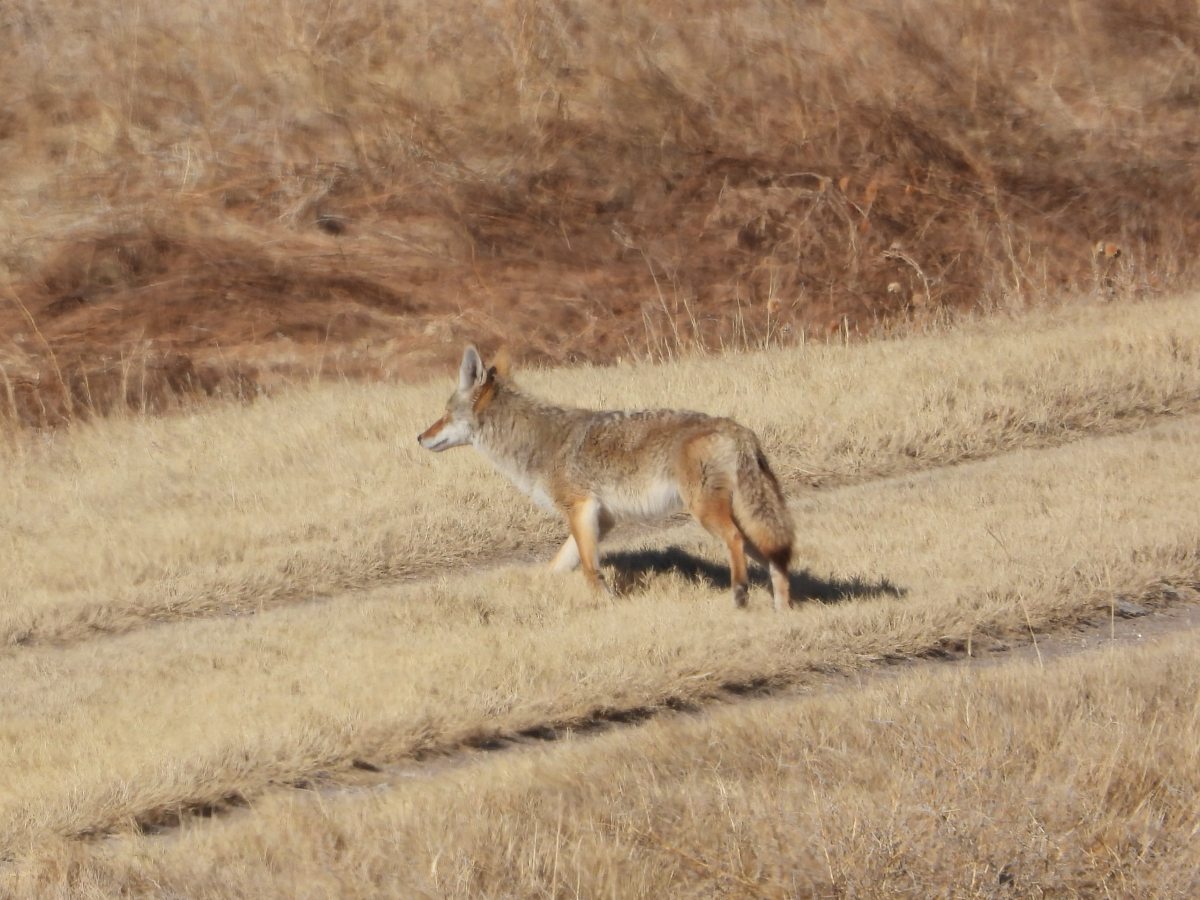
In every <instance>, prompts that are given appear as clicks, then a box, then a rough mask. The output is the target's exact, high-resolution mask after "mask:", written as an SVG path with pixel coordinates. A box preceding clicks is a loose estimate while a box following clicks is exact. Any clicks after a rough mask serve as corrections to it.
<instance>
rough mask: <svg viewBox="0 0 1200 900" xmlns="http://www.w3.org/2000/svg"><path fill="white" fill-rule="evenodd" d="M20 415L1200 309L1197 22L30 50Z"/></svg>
mask: <svg viewBox="0 0 1200 900" xmlns="http://www.w3.org/2000/svg"><path fill="white" fill-rule="evenodd" d="M0 40H2V41H3V44H4V46H5V48H6V52H7V54H8V59H9V65H7V66H5V67H4V71H3V72H2V73H0V88H2V89H3V95H4V97H5V100H4V102H3V104H2V105H0V167H2V169H3V171H4V173H5V175H4V179H3V181H2V182H0V294H2V296H0V333H2V334H3V335H4V336H5V340H4V341H3V343H2V345H0V366H3V370H4V371H5V372H6V373H7V374H8V377H9V379H10V382H11V385H12V392H13V395H14V396H15V397H16V407H17V415H18V417H19V418H21V419H22V420H24V421H27V422H32V423H41V424H45V423H53V422H56V421H59V420H61V419H62V418H63V417H70V416H72V415H78V414H79V413H81V412H87V411H90V410H94V409H101V410H103V409H107V408H110V407H112V406H114V405H123V404H129V405H132V406H134V407H135V408H142V407H149V408H159V407H162V406H164V405H170V403H171V402H172V397H174V396H175V395H177V394H179V393H207V394H221V395H232V396H254V395H256V394H257V392H258V391H259V390H260V389H261V388H269V387H271V386H273V385H274V384H276V383H278V382H279V381H280V380H281V379H282V380H289V379H290V380H296V379H307V378H309V377H311V376H312V375H313V374H314V373H317V372H326V373H341V374H347V375H350V376H353V377H362V376H366V377H387V378H391V377H397V376H399V377H405V378H411V377H414V376H418V375H421V374H423V373H426V372H428V371H429V368H430V367H431V366H433V367H435V368H436V367H439V366H444V365H446V364H448V362H449V361H450V360H451V357H453V355H454V354H455V353H456V351H457V348H458V347H459V345H460V344H461V343H462V342H464V341H465V340H467V339H471V340H476V341H479V342H482V343H483V344H485V345H487V346H488V347H495V346H496V345H497V344H498V343H499V342H500V341H502V340H503V341H507V342H509V343H510V344H513V345H515V346H516V348H517V349H518V351H519V355H520V356H522V357H524V358H527V359H540V360H546V361H553V362H565V361H586V360H590V361H611V360H614V359H616V358H617V357H623V358H630V357H638V358H646V357H652V358H657V357H659V356H662V355H664V354H667V353H670V352H674V351H675V350H678V349H679V348H680V347H684V346H708V347H730V346H736V347H742V346H747V345H752V346H756V345H759V344H761V343H763V342H782V343H790V342H794V341H797V340H799V339H800V338H801V336H807V337H809V338H811V337H813V336H817V337H820V338H824V337H826V336H828V335H829V334H831V333H840V334H843V335H851V336H852V335H854V334H859V333H868V332H871V331H872V330H874V329H876V328H879V327H886V323H888V322H894V321H909V320H914V319H915V320H918V321H925V320H928V319H935V320H936V319H938V318H940V317H941V316H942V315H944V314H945V313H946V312H947V311H954V310H961V309H975V308H980V307H984V308H995V307H996V306H1001V307H1009V306H1017V307H1021V306H1024V305H1026V304H1029V303H1037V302H1041V301H1043V300H1045V299H1046V298H1047V297H1049V296H1055V297H1057V296H1059V295H1061V294H1062V293H1063V292H1067V293H1072V292H1075V293H1085V294H1096V295H1099V296H1102V297H1106V298H1111V297H1116V298H1124V297H1128V296H1136V295H1143V294H1148V293H1150V294H1152V293H1156V292H1159V291H1161V290H1163V289H1164V288H1166V287H1168V286H1171V285H1174V284H1178V283H1179V282H1180V281H1183V280H1187V279H1190V277H1191V272H1192V270H1193V268H1194V247H1196V246H1197V239H1198V238H1200V233H1198V220H1197V213H1196V210H1197V209H1200V202H1198V201H1200V197H1198V196H1197V189H1198V186H1197V182H1196V179H1195V175H1194V165H1193V163H1194V156H1195V150H1196V146H1197V141H1198V140H1200V135H1198V133H1197V124H1196V122H1197V117H1196V107H1197V104H1198V103H1200V65H1198V64H1197V62H1196V53H1197V50H1198V49H1200V47H1198V44H1200V19H1198V17H1197V15H1196V11H1195V10H1194V9H1193V8H1192V7H1191V6H1190V5H1189V4H1187V3H1181V2H1174V0H1154V2H1150V3H1146V2H1138V3H1133V2H1126V0H1108V2H1104V3H1094V4H1079V3H1075V4H1067V5H1056V6H1055V5H1052V6H1047V5H1046V4H1043V3H1037V2H1034V0H1011V2H1005V3H994V2H982V0H978V2H976V0H908V2H904V3H899V4H897V3H890V2H889V3H882V2H876V0H852V2H848V3H838V4H827V3H821V2H811V3H809V2H802V3H796V2H790V0H759V2H754V3H750V4H740V5H739V6H738V7H737V9H736V10H734V9H731V8H729V7H728V4H722V3H717V2H708V0H700V2H694V3H689V4H680V3H677V2H674V0H654V2H651V3H645V2H637V3H633V2H627V0H504V2H500V0H496V2H489V3H483V4H480V3H474V2H471V3H465V2H439V3H432V2H422V0H338V2H332V3H330V2H322V3H314V2H311V0H282V2H269V3H268V2H262V0H250V2H239V3H233V2H229V0H215V2H203V3H202V2H198V0H181V2H178V3H172V4H167V5H164V4H157V5H156V4H146V3H139V2H133V3H123V4H112V3H106V2H99V0H85V2H72V3H67V2H65V0H51V2H45V3H39V4H32V5H31V4H25V5H20V4H15V5H14V4H9V5H8V6H6V7H5V8H4V10H3V11H2V12H0Z"/></svg>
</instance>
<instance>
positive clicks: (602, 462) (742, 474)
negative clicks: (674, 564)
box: [417, 347, 792, 610]
mask: <svg viewBox="0 0 1200 900" xmlns="http://www.w3.org/2000/svg"><path fill="white" fill-rule="evenodd" d="M417 440H419V441H420V442H421V446H422V447H425V448H426V449H428V450H434V451H439V452H440V451H442V450H448V449H449V448H451V447H459V446H462V445H463V444H473V445H474V446H475V448H476V449H477V450H479V452H481V453H482V454H483V455H484V456H486V457H487V458H488V459H490V460H491V461H492V464H493V465H495V467H496V468H497V469H499V470H500V471H501V472H503V473H504V474H505V475H507V476H508V477H509V478H510V479H512V481H513V483H515V484H516V485H517V487H519V488H520V489H521V490H522V491H524V492H525V493H527V494H529V495H530V496H531V497H532V498H533V499H534V501H535V502H536V503H538V504H539V505H541V506H543V507H545V508H546V509H551V510H557V511H559V512H561V513H562V514H563V515H565V516H566V517H567V522H568V523H569V525H570V528H571V536H570V537H569V538H568V539H567V541H566V543H565V544H563V546H562V549H561V550H559V551H558V554H557V555H556V556H555V557H554V563H553V566H554V568H555V569H560V570H565V569H573V568H575V567H576V566H577V565H579V564H581V563H582V565H583V572H584V574H585V575H586V576H587V578H588V580H589V581H591V582H592V584H594V585H596V586H598V587H604V586H605V585H604V580H603V576H602V575H601V574H600V569H599V565H598V553H597V545H598V544H599V542H600V540H601V539H602V538H603V537H604V535H605V533H606V532H607V531H608V530H609V529H610V528H612V526H613V525H614V524H615V523H616V522H619V521H622V520H627V519H646V518H650V517H653V516H658V515H662V514H664V513H670V512H675V511H677V510H681V509H684V508H686V509H688V510H690V511H691V513H692V515H694V516H695V517H696V518H697V519H699V520H700V524H702V525H703V526H704V527H705V528H706V529H708V531H709V532H711V533H712V534H713V535H715V536H716V537H719V538H720V539H721V540H723V541H724V542H725V544H726V545H727V546H728V547H729V558H730V573H731V580H732V582H733V599H734V602H735V603H736V604H737V605H738V606H744V605H745V604H746V596H747V589H748V583H749V582H748V578H747V575H746V551H747V550H749V551H750V552H751V553H752V554H754V555H756V556H758V557H761V558H762V559H763V560H764V561H765V562H766V563H767V566H768V568H769V569H770V572H771V585H772V587H773V589H774V594H775V609H776V610H782V609H783V608H784V607H785V606H787V605H788V603H789V596H788V563H789V561H790V560H791V554H792V521H791V517H790V516H789V515H788V509H787V504H786V502H785V501H784V498H783V493H782V491H781V490H780V488H779V481H778V480H777V479H776V478H775V475H774V473H772V471H771V467H770V466H769V465H768V464H767V459H766V457H765V456H764V455H763V451H762V448H761V447H759V444H758V438H757V437H755V435H754V432H752V431H751V430H750V429H748V428H745V427H743V426H742V425H739V424H738V423H737V422H734V421H733V420H732V419H718V418H714V417H713V416H706V415H704V414H703V413H696V412H687V411H683V410H674V409H659V410H649V411H646V412H598V411H593V410H586V409H561V408H559V407H556V406H550V405H549V404H546V403H543V402H541V401H540V400H537V399H536V398H534V397H530V396H529V395H527V394H524V393H522V392H521V391H520V390H518V389H517V388H516V387H515V386H514V385H513V384H512V382H511V381H510V380H509V362H508V357H507V354H505V353H504V352H503V351H501V353H500V354H499V355H498V356H497V358H496V359H495V360H494V361H493V365H492V366H491V367H488V366H485V365H484V363H483V360H482V359H480V357H479V353H478V352H477V351H476V350H475V348H474V347H468V348H467V350H466V352H465V353H464V354H463V358H462V366H461V367H460V369H459V373H458V388H457V390H455V392H454V393H453V394H452V395H451V396H450V400H449V402H448V403H447V404H446V414H445V415H444V416H442V417H441V418H440V419H439V420H438V421H436V422H434V423H433V424H432V425H431V426H429V428H428V429H427V430H426V431H425V432H424V433H422V434H421V435H420V436H419V437H418V438H417Z"/></svg>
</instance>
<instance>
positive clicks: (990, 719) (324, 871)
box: [0, 632, 1200, 900]
mask: <svg viewBox="0 0 1200 900" xmlns="http://www.w3.org/2000/svg"><path fill="white" fill-rule="evenodd" d="M1198 650H1200V644H1198V638H1197V635H1196V633H1195V632H1191V633H1188V634H1186V635H1183V636H1177V637H1175V638H1173V639H1168V640H1166V641H1164V642H1162V643H1159V644H1158V645H1156V646H1153V647H1135V648H1124V649H1120V650H1117V649H1110V650H1100V651H1095V652H1093V653H1091V654H1089V655H1087V656H1084V657H1077V658H1072V659H1067V660H1060V661H1057V662H1055V663H1052V664H1050V665H1048V666H1047V667H1046V668H1045V669H1042V668H1039V667H1038V666H1036V665H1034V664H1031V663H1030V662H1029V661H1025V662H1022V663H1013V664H1008V665H1004V666H1002V667H997V668H990V669H984V670H977V669H973V668H960V669H954V668H951V669H947V668H944V667H938V669H932V668H925V669H921V670H918V671H916V672H912V673H906V674H902V675H900V676H898V677H896V678H894V679H884V680H875V681H873V682H868V683H866V684H865V685H863V686H861V687H859V688H857V689H849V688H848V687H847V688H846V689H843V690H839V691H835V692H832V693H821V692H818V693H817V694H815V695H813V696H809V697H801V698H791V699H780V700H771V701H755V702H751V703H740V704H737V705H735V706H733V707H729V708H725V709H718V710H715V711H713V712H711V713H710V714H708V715H705V716H702V717H688V716H677V717H669V718H667V719H665V720H659V721H656V722H653V723H650V724H649V725H647V726H645V727H643V728H640V729H637V730H633V731H630V730H622V731H617V732H615V733H608V734H605V735H602V736H599V737H593V738H586V739H580V740H565V741H563V742H561V743H559V744H556V745H553V746H552V747H545V748H541V749H536V750H533V751H530V752H527V753H515V754H514V753H506V754H498V755H489V756H487V757H484V758H482V759H479V760H476V761H475V762H474V764H467V765H464V766H461V767H452V768H445V767H436V766H435V767H432V769H431V770H430V771H423V770H421V769H415V770H410V771H408V772H407V773H406V774H408V775H409V776H410V777H408V778H398V779H397V780H396V781H395V782H394V783H393V784H391V785H389V786H387V787H386V788H384V789H380V790H369V791H368V790H363V791H336V792H325V793H319V792H309V791H303V792H297V791H291V792H277V793H275V794H273V795H271V796H269V797H267V798H265V799H263V800H262V801H260V802H256V803H255V804H254V807H253V810H252V812H251V813H250V814H248V815H242V814H238V815H235V816H234V817H233V818H231V819H230V820H229V821H227V822H220V821H211V822H210V821H204V820H200V821H197V822H195V823H194V824H193V825H191V826H190V827H188V828H186V829H185V830H184V831H183V832H182V833H181V834H179V835H178V837H176V838H173V839H172V838H155V837H129V838H128V839H125V840H122V841H120V842H118V843H115V844H110V845H108V846H104V845H96V844H78V843H72V842H62V841H52V842H50V843H49V844H47V845H44V846H43V847H42V848H41V849H40V850H39V851H38V852H37V854H36V855H35V856H34V857H33V858H32V859H29V860H27V861H25V862H24V863H23V864H22V865H21V866H20V867H19V868H16V869H13V870H12V871H11V872H10V874H9V875H8V878H7V882H6V883H4V884H3V887H0V890H4V889H5V888H6V889H7V890H6V893H7V895H8V896H11V897H13V898H33V897H37V898H54V897H77V896H117V895H120V896H133V897H142V896H147V897H150V896H153V897H161V896H188V897H195V898H218V897H219V898H226V897H276V896H279V897H303V898H317V897H334V896H336V897H339V898H355V897H405V898H408V897H442V898H460V897H461V898H467V897H470V898H484V897H488V898H491V897H494V898H501V897H564V898H565V897H608V896H616V897H623V898H658V897H666V896H670V897H709V896H714V895H716V896H723V897H730V898H783V897H792V898H817V897H830V896H842V897H859V898H864V900H870V898H894V897H909V898H929V897H944V898H992V897H996V896H1016V897H1095V896H1104V897H1121V898H1162V900H1166V898H1184V897H1190V896H1193V895H1194V892H1195V890H1196V889H1197V887H1198V886H1200V852H1198V851H1197V847H1196V842H1195V838H1196V835H1197V833H1198V832H1200V804H1198V801H1197V797H1200V779H1198V773H1200V743H1198V742H1197V738H1196V735H1197V729H1200V706H1198V705H1197V697H1198V696H1200V680H1198V676H1197V668H1196V666H1195V664H1194V663H1195V658H1196V653H1197V651H1198Z"/></svg>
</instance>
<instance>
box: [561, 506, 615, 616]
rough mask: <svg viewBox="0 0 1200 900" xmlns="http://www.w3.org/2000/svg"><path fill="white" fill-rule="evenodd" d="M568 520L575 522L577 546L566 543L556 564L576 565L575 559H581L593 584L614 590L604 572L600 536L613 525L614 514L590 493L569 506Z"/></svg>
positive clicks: (609, 592)
mask: <svg viewBox="0 0 1200 900" xmlns="http://www.w3.org/2000/svg"><path fill="white" fill-rule="evenodd" d="M567 521H568V523H569V524H570V526H571V541H573V542H574V544H575V546H574V548H573V549H572V548H570V546H569V545H570V542H568V543H567V544H563V547H562V549H561V550H559V552H558V556H556V557H555V565H556V567H558V565H559V564H560V563H561V564H562V566H563V568H567V567H568V566H567V563H568V562H571V563H572V565H570V566H569V568H574V561H575V560H578V563H579V564H581V565H582V566H583V574H584V576H585V577H586V578H587V580H588V581H589V582H590V583H591V585H592V586H593V587H595V588H599V589H600V590H602V591H604V592H606V593H608V594H611V593H612V588H610V587H609V586H608V583H607V582H606V581H605V580H604V576H603V575H602V574H601V572H600V548H599V545H600V539H601V538H602V537H604V533H605V532H606V531H608V529H609V528H610V527H611V526H612V518H611V516H609V515H608V513H606V512H605V511H604V508H603V507H602V506H601V505H600V501H599V500H597V499H596V498H595V497H586V498H584V499H583V500H577V501H575V502H574V503H572V504H571V506H570V508H569V509H568V510H567Z"/></svg>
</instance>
